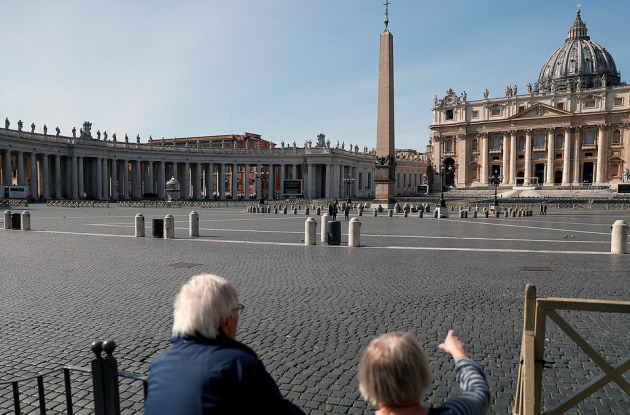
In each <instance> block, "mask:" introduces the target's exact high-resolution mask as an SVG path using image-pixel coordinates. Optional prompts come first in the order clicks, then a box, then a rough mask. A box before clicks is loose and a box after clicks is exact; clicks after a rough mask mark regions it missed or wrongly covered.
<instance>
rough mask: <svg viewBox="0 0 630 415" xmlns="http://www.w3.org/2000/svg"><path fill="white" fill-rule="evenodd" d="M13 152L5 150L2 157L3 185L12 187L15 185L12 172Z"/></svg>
mask: <svg viewBox="0 0 630 415" xmlns="http://www.w3.org/2000/svg"><path fill="white" fill-rule="evenodd" d="M11 168H12V167H11V150H9V149H7V150H4V154H3V156H2V184H3V185H5V186H11V185H12V184H13V172H12V171H11Z"/></svg>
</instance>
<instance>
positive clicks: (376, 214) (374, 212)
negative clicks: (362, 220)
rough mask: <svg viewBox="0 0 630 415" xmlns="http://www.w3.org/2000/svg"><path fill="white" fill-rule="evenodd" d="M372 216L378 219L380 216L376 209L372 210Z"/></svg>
mask: <svg viewBox="0 0 630 415" xmlns="http://www.w3.org/2000/svg"><path fill="white" fill-rule="evenodd" d="M372 216H374V217H377V216H378V209H376V208H374V209H373V210H372Z"/></svg>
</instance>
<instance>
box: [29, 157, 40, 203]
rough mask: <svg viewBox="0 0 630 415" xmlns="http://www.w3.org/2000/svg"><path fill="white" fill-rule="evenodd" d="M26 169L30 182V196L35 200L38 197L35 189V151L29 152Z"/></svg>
mask: <svg viewBox="0 0 630 415" xmlns="http://www.w3.org/2000/svg"><path fill="white" fill-rule="evenodd" d="M28 171H29V176H30V184H31V198H32V199H33V200H35V199H37V198H38V197H39V192H38V189H37V187H38V186H37V155H36V154H35V153H31V157H30V160H29V166H28Z"/></svg>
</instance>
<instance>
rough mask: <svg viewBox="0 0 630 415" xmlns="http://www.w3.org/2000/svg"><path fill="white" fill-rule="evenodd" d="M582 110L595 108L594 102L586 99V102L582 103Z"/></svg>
mask: <svg viewBox="0 0 630 415" xmlns="http://www.w3.org/2000/svg"><path fill="white" fill-rule="evenodd" d="M584 108H595V100H594V99H587V100H586V101H584Z"/></svg>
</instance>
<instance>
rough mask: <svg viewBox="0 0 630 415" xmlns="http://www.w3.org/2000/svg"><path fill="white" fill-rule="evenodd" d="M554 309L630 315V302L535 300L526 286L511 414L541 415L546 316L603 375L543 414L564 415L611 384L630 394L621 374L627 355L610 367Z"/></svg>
mask: <svg viewBox="0 0 630 415" xmlns="http://www.w3.org/2000/svg"><path fill="white" fill-rule="evenodd" d="M556 310H572V311H595V312H602V313H630V301H602V300H585V299H576V298H536V287H535V286H534V285H533V284H527V286H526V288H525V309H524V310H523V316H524V322H523V340H522V343H521V356H520V367H519V371H518V380H517V384H516V402H515V404H514V408H513V410H512V414H513V415H540V414H541V409H540V406H541V390H542V371H543V368H544V364H545V363H546V362H545V361H544V360H543V358H544V353H545V330H546V325H547V317H549V318H550V319H551V320H552V321H553V322H554V323H555V324H556V325H557V326H558V328H559V329H560V330H562V331H563V332H564V333H565V334H566V335H567V336H569V338H570V339H571V340H573V342H575V344H576V345H577V346H578V347H579V348H580V349H581V350H582V351H584V353H586V355H587V356H588V357H590V358H591V360H593V362H594V363H595V364H597V366H599V367H600V369H602V371H603V372H604V374H602V375H600V376H598V377H596V378H595V379H592V380H590V381H589V382H588V383H586V384H585V385H583V386H582V387H581V388H580V389H579V390H577V391H576V392H574V393H573V394H572V395H571V396H568V397H566V398H565V399H564V400H563V401H562V402H560V403H559V404H558V405H556V406H555V407H553V408H551V409H549V410H546V411H545V412H544V413H543V415H559V414H563V413H565V412H566V411H568V410H569V409H571V408H572V407H574V406H575V405H577V404H578V403H580V402H581V401H583V400H584V399H586V398H587V397H589V396H590V395H591V394H592V393H594V392H595V391H597V390H599V389H601V388H602V387H604V386H605V385H607V384H608V383H610V382H611V381H612V382H615V383H617V385H618V386H619V387H620V388H621V389H622V390H624V391H625V392H626V393H627V394H630V383H629V382H628V381H626V380H625V379H624V377H623V373H624V372H626V371H628V370H629V369H630V354H629V355H628V356H626V357H625V358H624V359H623V360H621V361H620V362H619V363H617V364H615V365H614V366H613V365H610V364H609V363H608V362H607V361H606V360H605V359H604V358H603V357H602V356H601V355H599V354H598V353H597V352H596V351H595V349H594V348H593V347H592V346H591V345H589V344H588V342H587V341H586V340H584V338H582V337H581V336H580V335H579V334H578V333H577V331H575V329H573V327H571V325H569V323H567V321H566V320H564V319H563V318H562V317H560V315H559V314H558V313H557V312H556Z"/></svg>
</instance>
